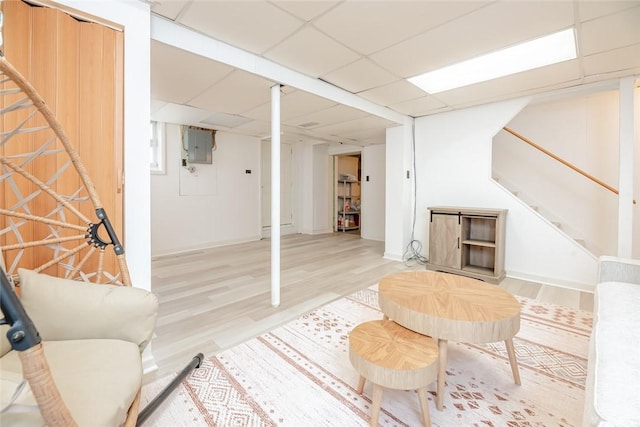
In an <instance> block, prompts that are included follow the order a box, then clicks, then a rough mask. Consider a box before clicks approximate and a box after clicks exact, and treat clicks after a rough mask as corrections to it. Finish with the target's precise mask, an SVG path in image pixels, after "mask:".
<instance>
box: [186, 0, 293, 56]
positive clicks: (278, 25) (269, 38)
mask: <svg viewBox="0 0 640 427" xmlns="http://www.w3.org/2000/svg"><path fill="white" fill-rule="evenodd" d="M178 21H179V22H180V23H181V24H183V25H186V26H188V27H191V28H194V29H196V30H198V31H200V32H202V33H204V34H207V35H209V36H211V37H213V38H215V39H218V40H221V41H224V42H226V43H228V44H230V45H233V46H236V47H239V48H241V49H246V50H249V51H250V52H255V53H262V52H264V51H265V50H267V49H268V48H270V47H272V46H274V45H275V44H277V43H278V42H280V41H281V40H283V39H284V38H285V37H287V35H289V34H290V33H291V32H293V31H295V30H296V29H297V28H299V27H300V26H301V25H303V22H302V21H301V20H299V19H297V18H295V17H294V16H292V15H291V14H289V13H287V12H285V11H283V10H281V9H279V8H277V7H276V6H274V5H272V4H270V3H268V2H264V1H229V0H216V1H194V2H193V3H192V4H191V5H190V6H189V8H188V9H187V10H186V12H185V13H184V14H183V16H181V17H180V19H179V20H178Z"/></svg>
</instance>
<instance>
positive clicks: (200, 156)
mask: <svg viewBox="0 0 640 427" xmlns="http://www.w3.org/2000/svg"><path fill="white" fill-rule="evenodd" d="M183 144H184V149H185V151H186V152H187V159H188V162H189V163H209V164H211V163H212V161H211V150H212V147H213V131H210V130H206V129H194V128H187V129H185V130H184V141H183Z"/></svg>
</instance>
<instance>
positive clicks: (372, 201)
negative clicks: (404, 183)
mask: <svg viewBox="0 0 640 427" xmlns="http://www.w3.org/2000/svg"><path fill="white" fill-rule="evenodd" d="M385 153H386V147H385V145H384V144H380V145H370V146H366V147H364V148H363V150H362V173H361V183H362V216H361V220H360V225H361V232H360V236H361V237H362V238H363V239H370V240H380V241H384V220H385V216H384V213H385V179H386V178H385Z"/></svg>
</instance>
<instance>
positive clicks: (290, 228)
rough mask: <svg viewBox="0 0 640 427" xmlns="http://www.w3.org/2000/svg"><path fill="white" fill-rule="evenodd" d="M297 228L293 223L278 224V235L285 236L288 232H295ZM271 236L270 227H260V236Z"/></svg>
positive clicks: (264, 237)
mask: <svg viewBox="0 0 640 427" xmlns="http://www.w3.org/2000/svg"><path fill="white" fill-rule="evenodd" d="M297 233H298V229H297V228H296V226H295V225H282V226H280V235H281V236H287V235H289V234H297ZM270 237H271V227H262V238H263V239H268V238H270Z"/></svg>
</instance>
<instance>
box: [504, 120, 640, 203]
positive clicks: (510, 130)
mask: <svg viewBox="0 0 640 427" xmlns="http://www.w3.org/2000/svg"><path fill="white" fill-rule="evenodd" d="M502 129H504V130H505V131H507V132H509V133H510V134H511V135H513V136H515V137H516V138H518V139H520V140H522V141H524V142H526V143H527V144H529V145H531V146H532V147H533V148H535V149H536V150H539V151H541V152H543V153H544V154H546V155H547V156H549V157H551V158H552V159H554V160H557V161H558V162H560V163H562V164H563V165H565V166H567V167H568V168H570V169H572V170H574V171H576V172H578V173H579V174H580V175H582V176H584V177H586V178H587V179H589V180H591V181H593V182H595V183H596V184H598V185H600V186H602V187H604V188H606V189H607V190H609V191H611V192H612V193H614V194H616V195H618V194H620V193H619V191H618V190H616V189H615V188H613V187H612V186H610V185H609V184H607V183H606V182H604V181H601V180H599V179H598V178H596V177H595V176H593V175H591V174H589V173H587V172H585V171H583V170H582V169H580V168H579V167H577V166H575V165H574V164H572V163H570V162H568V161H566V160H565V159H563V158H562V157H559V156H557V155H556V154H553V153H552V152H551V151H549V150H547V149H545V148H543V147H541V146H539V145H538V144H536V143H535V142H533V141H531V140H530V139H529V138H527V137H525V136H522V135H520V134H519V133H518V132H516V131H514V130H513V129H510V128H508V127H506V126H505V127H503V128H502ZM633 204H634V205H635V204H636V201H635V199H634V200H633Z"/></svg>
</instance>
